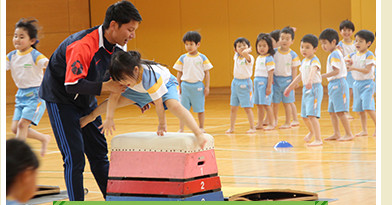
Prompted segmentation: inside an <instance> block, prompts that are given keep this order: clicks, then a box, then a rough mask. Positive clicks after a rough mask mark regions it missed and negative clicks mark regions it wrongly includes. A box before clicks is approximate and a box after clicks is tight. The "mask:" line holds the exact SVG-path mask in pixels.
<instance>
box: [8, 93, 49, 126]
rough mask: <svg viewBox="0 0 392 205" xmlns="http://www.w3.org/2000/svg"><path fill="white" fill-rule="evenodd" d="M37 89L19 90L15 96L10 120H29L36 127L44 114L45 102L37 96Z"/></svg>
mask: <svg viewBox="0 0 392 205" xmlns="http://www.w3.org/2000/svg"><path fill="white" fill-rule="evenodd" d="M38 91H39V87H33V88H20V89H19V90H18V92H17V93H16V95H15V111H14V117H13V118H12V120H14V121H15V120H17V121H19V120H20V119H22V118H23V119H26V120H30V121H31V124H33V125H38V123H39V121H40V120H41V118H42V115H43V114H44V112H45V109H46V106H45V101H44V100H42V99H41V98H39V96H38Z"/></svg>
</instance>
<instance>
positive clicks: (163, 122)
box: [154, 98, 166, 136]
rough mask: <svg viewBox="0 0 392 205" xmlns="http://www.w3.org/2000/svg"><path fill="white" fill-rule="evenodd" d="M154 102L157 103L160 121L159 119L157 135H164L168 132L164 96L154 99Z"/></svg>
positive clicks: (156, 108) (156, 107)
mask: <svg viewBox="0 0 392 205" xmlns="http://www.w3.org/2000/svg"><path fill="white" fill-rule="evenodd" d="M154 104H155V110H156V112H157V115H158V121H159V125H158V131H157V135H158V136H163V135H164V133H165V132H166V115H165V108H164V107H163V101H162V98H159V99H157V100H154Z"/></svg>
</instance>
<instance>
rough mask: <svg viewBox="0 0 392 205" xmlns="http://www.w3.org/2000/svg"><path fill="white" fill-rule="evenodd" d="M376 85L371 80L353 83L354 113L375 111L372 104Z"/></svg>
mask: <svg viewBox="0 0 392 205" xmlns="http://www.w3.org/2000/svg"><path fill="white" fill-rule="evenodd" d="M375 85H376V83H374V81H373V80H356V81H355V82H354V87H353V94H354V103H353V111H354V112H363V111H365V110H376V106H375V103H374V97H373V94H374V91H375V88H376V86H375Z"/></svg>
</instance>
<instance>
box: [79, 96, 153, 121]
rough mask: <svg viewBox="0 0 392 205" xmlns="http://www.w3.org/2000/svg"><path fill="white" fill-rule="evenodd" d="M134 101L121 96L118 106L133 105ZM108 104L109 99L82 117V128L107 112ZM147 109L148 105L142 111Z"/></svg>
mask: <svg viewBox="0 0 392 205" xmlns="http://www.w3.org/2000/svg"><path fill="white" fill-rule="evenodd" d="M134 103H135V102H133V101H132V100H130V99H128V98H126V97H124V96H121V97H120V99H119V100H118V104H117V107H124V106H127V105H131V104H134ZM107 104H108V99H106V100H104V101H103V102H102V103H101V104H99V105H98V107H97V108H95V110H93V111H92V112H91V113H90V114H88V115H86V116H83V117H81V118H80V127H81V128H83V127H85V126H86V125H87V124H88V123H90V122H92V121H94V120H95V119H96V118H97V117H98V116H100V115H102V114H104V113H106V110H107ZM143 109H144V110H143ZM145 109H147V107H146V106H145V107H143V108H142V112H143V111H145Z"/></svg>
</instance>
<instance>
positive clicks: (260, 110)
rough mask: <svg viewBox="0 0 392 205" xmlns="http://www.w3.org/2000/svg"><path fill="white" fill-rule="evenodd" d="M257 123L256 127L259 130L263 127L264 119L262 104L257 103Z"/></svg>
mask: <svg viewBox="0 0 392 205" xmlns="http://www.w3.org/2000/svg"><path fill="white" fill-rule="evenodd" d="M257 118H258V121H257V124H256V129H257V130H260V129H263V119H264V106H263V105H257Z"/></svg>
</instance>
